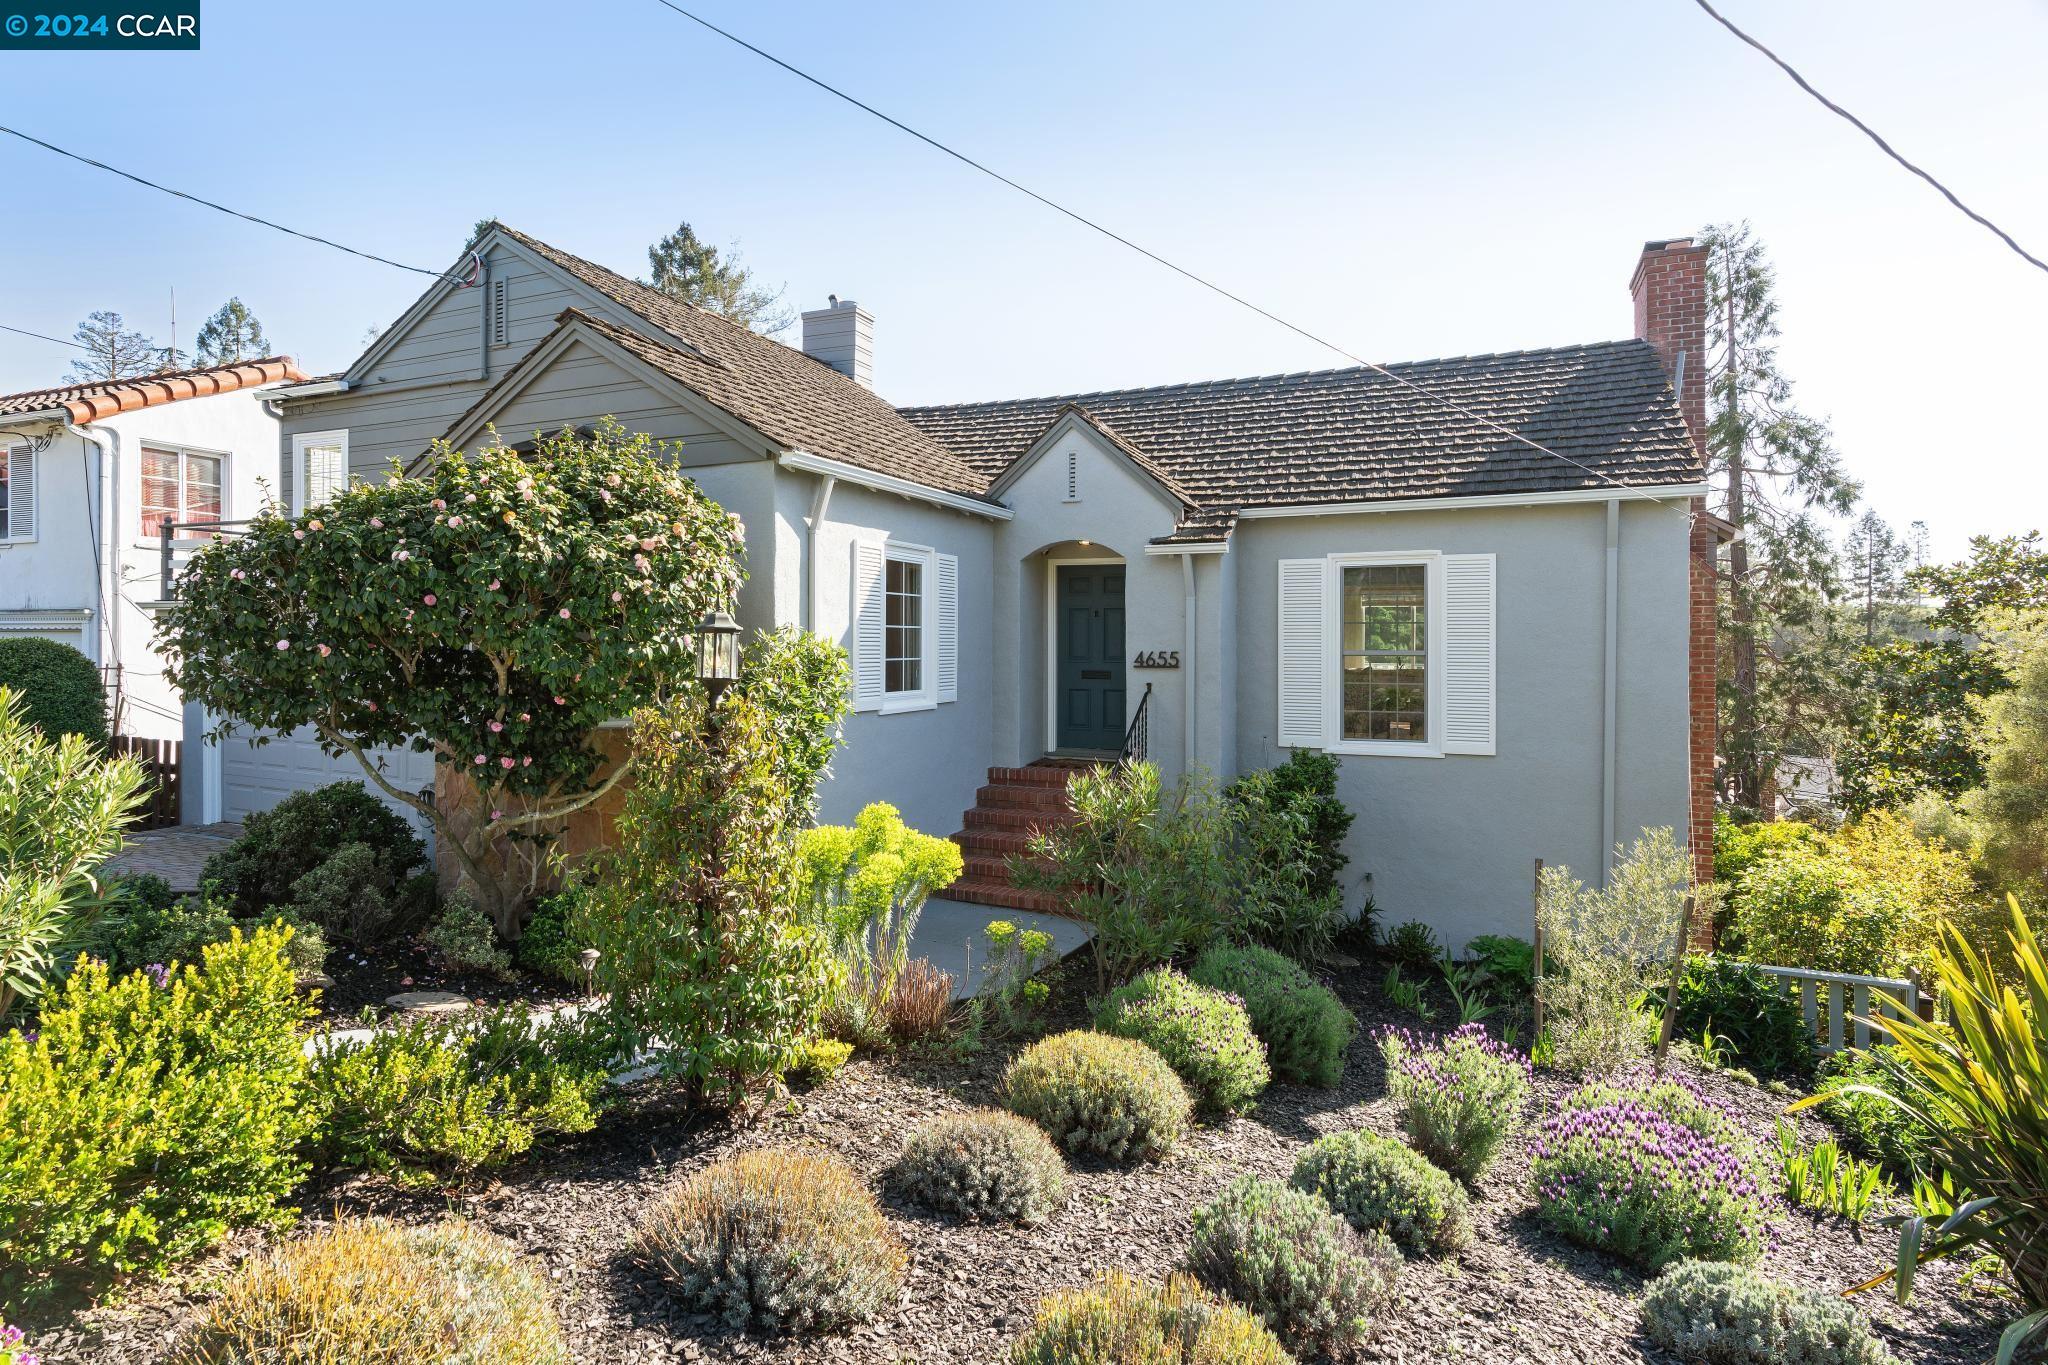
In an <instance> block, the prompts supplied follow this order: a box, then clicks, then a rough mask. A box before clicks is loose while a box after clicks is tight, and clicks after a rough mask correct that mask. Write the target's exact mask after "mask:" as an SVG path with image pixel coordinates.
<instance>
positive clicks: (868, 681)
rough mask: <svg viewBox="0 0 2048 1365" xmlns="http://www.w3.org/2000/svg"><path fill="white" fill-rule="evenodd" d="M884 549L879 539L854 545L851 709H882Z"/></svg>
mask: <svg viewBox="0 0 2048 1365" xmlns="http://www.w3.org/2000/svg"><path fill="white" fill-rule="evenodd" d="M885 558H886V556H885V552H884V550H883V547H882V545H881V544H880V543H879V542H874V541H858V540H857V541H855V542H854V544H853V596H852V599H851V600H852V609H853V709H854V710H856V711H879V710H881V709H882V688H883V683H884V674H883V669H882V644H883V640H884V636H885V630H884V626H885V624H886V620H887V617H886V614H885V613H886V611H887V603H886V602H885V601H884V597H883V593H884V586H883V585H884V583H885V581H886V579H885V571H886V569H887V564H886V563H885Z"/></svg>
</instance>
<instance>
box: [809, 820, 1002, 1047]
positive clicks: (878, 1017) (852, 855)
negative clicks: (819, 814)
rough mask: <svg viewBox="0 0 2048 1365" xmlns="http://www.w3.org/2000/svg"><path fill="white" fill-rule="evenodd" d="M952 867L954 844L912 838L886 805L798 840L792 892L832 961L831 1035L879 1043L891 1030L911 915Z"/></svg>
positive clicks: (956, 859)
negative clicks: (827, 946)
mask: <svg viewBox="0 0 2048 1365" xmlns="http://www.w3.org/2000/svg"><path fill="white" fill-rule="evenodd" d="M961 866H962V859H961V856H960V846H959V845H958V844H956V843H954V842H953V841H952V840H950V839H939V838H934V837H933V836H932V835H929V834H920V833H919V832H918V831H916V830H914V829H912V828H910V827H909V826H908V825H906V824H904V823H903V815H902V813H901V812H900V811H898V810H897V809H896V808H895V807H894V806H892V805H890V804H888V803H887V802H885V801H876V802H873V803H871V804H870V805H868V806H866V807H865V808H864V809H862V811H861V813H860V814H859V815H857V816H855V817H854V822H853V824H852V825H850V826H849V825H818V826H815V827H813V828H811V829H807V830H805V831H804V832H803V833H801V834H799V835H798V836H797V895H798V898H799V899H800V901H801V902H802V903H803V904H804V905H805V906H807V907H808V913H809V916H810V921H811V923H812V924H813V925H815V926H816V927H817V929H818V930H819V932H820V933H822V934H823V935H824V936H825V938H826V940H827V941H828V942H829V943H830V944H831V945H832V952H833V956H834V958H835V959H836V968H837V970H836V971H835V972H834V973H833V978H832V979H833V987H832V990H831V993H830V996H829V998H828V1000H827V1001H826V1005H825V1026H826V1028H827V1029H828V1030H829V1031H830V1032H831V1033H832V1034H833V1036H835V1037H837V1038H841V1039H843V1040H845V1041H846V1042H849V1043H855V1044H860V1045H864V1046H868V1047H881V1046H886V1045H887V1044H888V1043H889V1042H890V1041H891V1037H892V1034H894V1033H896V1032H898V1030H896V1029H892V1027H891V1018H890V1015H891V1013H892V1006H895V1005H896V1003H897V997H898V994H899V991H900V989H901V984H900V983H901V982H902V980H903V976H904V972H905V970H906V969H907V968H908V967H909V965H910V940H911V936H912V935H913V934H915V933H916V931H917V920H918V916H919V915H920V914H922V913H923V911H924V903H925V901H926V900H928V899H929V898H930V897H931V894H932V893H933V892H934V891H938V890H942V889H943V888H945V887H947V886H950V885H952V884H953V882H954V881H955V880H956V879H957V878H958V877H959V876H960V869H961ZM913 993H914V992H913ZM947 999H948V1002H949V1003H950V999H951V991H950V987H949V989H948V993H947Z"/></svg>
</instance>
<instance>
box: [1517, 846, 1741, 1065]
mask: <svg viewBox="0 0 2048 1365" xmlns="http://www.w3.org/2000/svg"><path fill="white" fill-rule="evenodd" d="M1538 890H1539V895H1538V897H1537V906H1536V913H1537V920H1538V923H1539V924H1541V925H1542V928H1543V955H1544V963H1543V979H1542V980H1541V981H1539V982H1538V983H1537V986H1536V996H1537V1000H1538V1002H1539V1003H1540V1004H1541V1005H1542V1007H1543V1014H1544V1034H1545V1043H1546V1046H1547V1047H1548V1048H1549V1050H1550V1054H1551V1057H1552V1059H1553V1060H1554V1061H1555V1062H1556V1063H1557V1065H1559V1066H1561V1067H1564V1068H1566V1069H1567V1070H1572V1071H1589V1072H1596V1073H1598V1072H1607V1071H1612V1070H1614V1069H1615V1068H1617V1067H1621V1066H1625V1065H1627V1064H1628V1063H1629V1062H1630V1061H1632V1060H1635V1059H1638V1058H1640V1057H1641V1056H1642V1055H1643V1054H1644V1052H1646V1051H1647V1046H1646V1037H1645V1034H1644V1030H1643V1023H1642V1014H1641V1012H1640V1011H1639V1010H1638V1009H1637V1007H1636V1006H1637V1002H1638V1001H1639V1000H1640V999H1642V996H1643V992H1644V991H1645V990H1647V989H1648V988H1649V986H1650V981H1651V977H1652V974H1653V973H1657V971H1658V964H1668V963H1669V962H1670V961H1671V945H1672V941H1673V938H1674V936H1675V935H1676V933H1677V931H1678V921H1679V917H1680V916H1681V915H1682V914H1683V913H1684V912H1685V909H1686V900H1687V898H1688V897H1696V898H1700V899H1698V900H1696V903H1695V907H1694V913H1695V914H1696V915H1701V916H1707V915H1710V914H1711V913H1712V911H1711V905H1710V904H1708V903H1707V902H1710V901H1711V897H1708V896H1707V895H1706V892H1705V890H1704V889H1701V888H1695V887H1694V886H1693V863H1692V855H1691V854H1690V853H1688V852H1687V851H1686V850H1685V849H1684V848H1682V847H1680V846H1679V843H1678V840H1677V839H1676V838H1675V837H1674V836H1673V835H1672V833H1671V831H1670V830H1669V829H1664V828H1659V829H1653V830H1649V831H1646V832H1645V833H1644V834H1643V836H1642V837H1641V838H1640V839H1638V840H1636V842H1635V843H1634V844H1633V845H1631V846H1630V847H1629V848H1628V849H1627V850H1626V851H1623V852H1621V856H1620V857H1619V858H1617V859H1616V860H1615V864H1614V870H1613V873H1612V875H1611V876H1609V877H1608V878H1607V882H1606V885H1604V886H1599V887H1588V886H1587V885H1586V884H1585V883H1583V882H1581V881H1580V880H1579V879H1578V878H1577V877H1575V876H1573V875H1572V871H1571V869H1570V868H1568V867H1546V868H1544V869H1543V875H1542V878H1541V880H1540V882H1539V883H1538Z"/></svg>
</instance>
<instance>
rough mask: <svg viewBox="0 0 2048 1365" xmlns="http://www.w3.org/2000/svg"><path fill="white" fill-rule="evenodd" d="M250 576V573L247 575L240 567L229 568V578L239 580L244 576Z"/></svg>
mask: <svg viewBox="0 0 2048 1365" xmlns="http://www.w3.org/2000/svg"><path fill="white" fill-rule="evenodd" d="M248 576H249V575H247V574H245V573H243V572H242V571H241V570H240V569H229V570H228V577H229V578H232V579H236V580H237V581H239V580H241V579H244V578H247V577H248Z"/></svg>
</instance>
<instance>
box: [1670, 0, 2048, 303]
mask: <svg viewBox="0 0 2048 1365" xmlns="http://www.w3.org/2000/svg"><path fill="white" fill-rule="evenodd" d="M1693 3H1694V4H1696V5H1698V6H1699V7H1700V8H1701V9H1703V10H1705V11H1706V12H1707V13H1708V14H1709V15H1711V16H1712V17H1713V19H1714V20H1715V22H1717V23H1719V24H1720V25H1721V27H1722V28H1725V29H1727V30H1728V31H1729V32H1730V33H1732V34H1734V35H1735V36H1736V37H1738V38H1740V39H1741V40H1742V41H1743V42H1745V43H1748V44H1749V45H1750V46H1751V47H1753V48H1755V49H1756V50H1757V51H1758V52H1761V53H1763V54H1764V56H1766V57H1769V58H1770V59H1771V61H1772V62H1773V63H1775V64H1776V65H1777V68H1778V69H1779V70H1780V71H1783V72H1784V73H1785V74H1786V75H1788V76H1790V77H1791V78H1792V80H1793V83H1794V84H1796V85H1797V86H1798V87H1799V88H1800V89H1801V90H1804V91H1805V92H1806V93H1807V94H1809V95H1811V96H1813V97H1814V98H1815V99H1817V100H1819V101H1820V102H1821V103H1822V104H1823V105H1825V106H1826V107H1827V109H1828V110H1829V111H1830V112H1832V113H1834V114H1838V115H1840V116H1841V117H1842V118H1845V119H1847V120H1848V121H1849V122H1850V123H1851V124H1853V125H1855V127H1856V130H1857V131H1858V132H1860V133H1862V134H1863V136H1865V137H1867V138H1869V139H1870V140H1871V141H1872V142H1875V143H1876V144H1877V145H1878V148H1879V149H1880V150H1881V151H1883V152H1884V154H1885V155H1886V156H1888V157H1890V158H1891V159H1892V160H1894V161H1896V162H1898V163H1899V164H1900V165H1901V166H1904V167H1905V168H1906V169H1907V170H1909V171H1911V172H1912V173H1913V174H1915V175H1917V176H1919V177H1920V178H1921V179H1922V180H1925V181H1926V182H1927V183H1928V184H1930V185H1932V186H1934V188H1935V189H1936V190H1938V191H1940V193H1941V197H1942V198H1944V199H1946V200H1948V202H1949V203H1951V204H1954V205H1955V206H1956V208H1957V209H1958V210H1960V211H1961V212H1962V213H1963V215H1964V216H1965V217H1967V218H1968V219H1970V221H1971V222H1973V223H1976V224H1978V225H1979V226H1980V227H1983V228H1985V229H1987V230H1988V231H1990V232H1991V233H1992V235H1994V236H1995V237H1997V238H1998V240H1999V241H2001V242H2004V243H2005V244H2006V245H2007V246H2009V247H2011V248H2012V249H2013V251H2014V252H2016V253H2017V254H2018V255H2019V258H2020V259H2021V260H2023V261H2025V262H2026V263H2027V264H2028V265H2031V266H2033V267H2034V268H2035V269H2036V270H2043V271H2048V261H2044V260H2042V259H2041V258H2040V257H2039V256H2036V255H2035V254H2034V253H2033V252H2031V251H2028V250H2027V249H2026V248H2025V247H2023V246H2021V245H2020V244H2019V243H2018V242H2015V241H2014V240H2013V239H2012V234H2011V233H2009V232H2007V231H2006V230H2005V229H2004V228H2002V227H2000V226H1999V225H1998V224H1996V223H1994V222H1992V221H1991V220H1990V219H1989V218H1986V217H1985V216H1984V215H1983V214H1981V213H1979V212H1977V210H1975V209H1973V208H1971V207H1970V206H1969V205H1968V204H1965V203H1964V202H1963V201H1962V200H1960V199H1958V198H1956V196H1955V192H1954V191H1953V190H1951V189H1949V187H1948V186H1946V185H1944V184H1942V183H1941V182H1940V181H1939V180H1936V179H1935V178H1934V177H1933V176H1932V175H1929V174H1928V173H1927V172H1926V171H1923V170H1921V169H1920V168H1919V167H1918V166H1915V165H1914V164H1913V163H1912V162H1910V161H1908V160H1906V158H1905V157H1903V156H1900V155H1899V154H1898V152H1897V151H1896V150H1894V149H1893V147H1892V144H1891V143H1889V142H1886V141H1885V140H1884V139H1883V138H1882V137H1879V136H1878V135H1877V131H1876V130H1875V129H1873V128H1872V127H1871V126H1870V125H1869V124H1867V123H1865V122H1864V121H1863V120H1862V119H1860V118H1857V117H1856V116H1855V115H1854V114H1852V113H1850V112H1849V111H1848V110H1847V109H1844V108H1843V107H1842V106H1841V105H1839V104H1836V103H1835V102H1834V101H1833V100H1831V99H1829V98H1828V97H1827V96H1826V95H1823V94H1821V92H1820V91H1818V90H1816V89H1814V88H1813V85H1812V83H1811V82H1809V81H1808V80H1807V79H1806V77H1804V76H1802V75H1800V74H1799V73H1798V72H1797V71H1795V70H1794V69H1793V68H1792V64H1791V63H1790V62H1788V61H1786V60H1785V59H1784V58H1783V57H1780V56H1779V55H1778V54H1777V53H1775V52H1773V51H1771V50H1770V49H1769V48H1767V47H1765V46H1764V45H1763V44H1762V43H1760V42H1758V41H1757V40H1756V39H1754V38H1752V37H1750V36H1749V35H1748V34H1747V33H1744V32H1743V31H1742V30H1741V29H1739V28H1737V27H1735V25H1734V24H1732V23H1730V22H1729V21H1728V19H1727V17H1726V16H1725V15H1723V14H1722V13H1721V12H1720V11H1719V10H1717V9H1715V8H1714V7H1713V6H1712V5H1710V4H1708V3H1707V0H1693Z"/></svg>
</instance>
